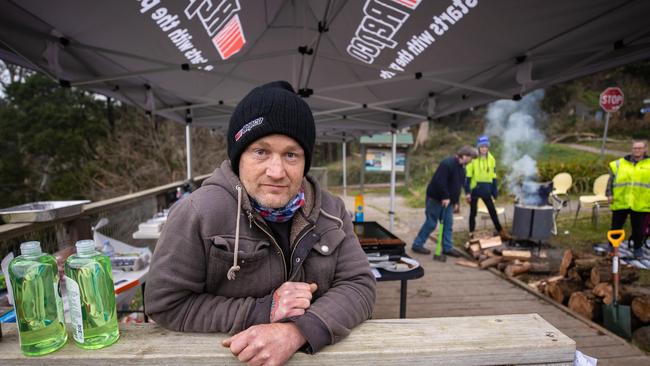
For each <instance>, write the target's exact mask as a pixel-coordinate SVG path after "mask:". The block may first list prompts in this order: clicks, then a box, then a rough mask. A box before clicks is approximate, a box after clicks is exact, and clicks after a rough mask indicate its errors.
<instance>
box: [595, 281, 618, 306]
mask: <svg viewBox="0 0 650 366" xmlns="http://www.w3.org/2000/svg"><path fill="white" fill-rule="evenodd" d="M613 291H614V290H613V286H612V284H611V283H607V282H601V283H599V284H597V285H596V286H595V287H594V288H593V290H591V293H593V294H594V295H596V296H598V297H600V298H602V300H603V304H606V305H609V304H611V303H612V300H613V298H614V292H613Z"/></svg>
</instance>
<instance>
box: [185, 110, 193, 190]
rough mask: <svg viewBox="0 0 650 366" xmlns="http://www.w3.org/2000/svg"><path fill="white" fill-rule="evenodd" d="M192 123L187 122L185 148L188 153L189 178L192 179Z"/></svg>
mask: <svg viewBox="0 0 650 366" xmlns="http://www.w3.org/2000/svg"><path fill="white" fill-rule="evenodd" d="M191 128H192V127H191V124H190V123H186V124H185V149H186V154H187V180H191V179H192V130H191Z"/></svg>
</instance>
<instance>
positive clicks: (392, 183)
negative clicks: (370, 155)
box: [388, 130, 397, 231]
mask: <svg viewBox="0 0 650 366" xmlns="http://www.w3.org/2000/svg"><path fill="white" fill-rule="evenodd" d="M391 137H392V140H393V148H392V153H391V163H390V211H388V216H389V219H390V225H389V229H388V230H390V231H393V226H394V221H395V160H397V133H396V131H395V130H393V131H392V132H391Z"/></svg>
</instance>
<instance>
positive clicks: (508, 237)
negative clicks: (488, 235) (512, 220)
mask: <svg viewBox="0 0 650 366" xmlns="http://www.w3.org/2000/svg"><path fill="white" fill-rule="evenodd" d="M499 236H500V237H501V240H502V241H510V240H512V235H510V234H509V233H508V232H507V231H506V229H501V231H499Z"/></svg>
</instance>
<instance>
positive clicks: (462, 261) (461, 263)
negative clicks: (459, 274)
mask: <svg viewBox="0 0 650 366" xmlns="http://www.w3.org/2000/svg"><path fill="white" fill-rule="evenodd" d="M456 265H458V266H463V267H469V268H478V263H476V262H472V261H468V260H467V259H458V260H456Z"/></svg>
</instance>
